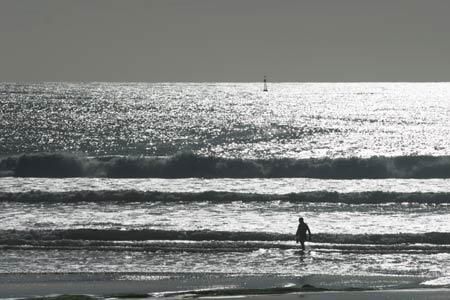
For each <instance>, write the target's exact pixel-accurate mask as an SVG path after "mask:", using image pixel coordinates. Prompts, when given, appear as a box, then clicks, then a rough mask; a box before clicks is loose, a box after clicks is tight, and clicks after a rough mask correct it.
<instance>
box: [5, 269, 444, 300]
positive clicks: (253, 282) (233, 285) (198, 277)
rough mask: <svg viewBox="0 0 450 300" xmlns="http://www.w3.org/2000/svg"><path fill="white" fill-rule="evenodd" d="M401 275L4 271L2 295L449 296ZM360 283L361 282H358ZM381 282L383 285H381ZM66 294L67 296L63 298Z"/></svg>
mask: <svg viewBox="0 0 450 300" xmlns="http://www.w3.org/2000/svg"><path fill="white" fill-rule="evenodd" d="M423 280H424V278H418V277H399V276H333V275H311V276H303V277H301V276H282V275H262V276H261V275H239V274H234V275H233V274H194V273H190V274H176V273H148V274H131V273H91V274H88V273H70V274H30V273H28V274H24V273H22V274H0V299H7V298H9V299H11V298H13V299H27V298H46V299H55V300H57V299H67V297H68V295H70V299H73V300H76V299H84V300H86V299H99V298H105V297H107V298H111V297H112V298H118V299H123V298H141V299H144V298H146V299H152V298H161V297H163V298H164V299H182V298H198V299H226V298H246V299H255V300H266V299H274V298H277V299H280V300H290V299H298V298H299V297H302V298H305V299H310V300H315V299H362V298H363V299H393V298H395V299H403V298H404V299H418V300H420V299H448V298H449V297H450V287H448V288H446V287H432V286H424V285H423V287H420V284H421V282H423ZM358 285H359V286H358ZM380 287H381V288H380ZM61 296H63V297H61Z"/></svg>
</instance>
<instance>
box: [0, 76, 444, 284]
mask: <svg viewBox="0 0 450 300" xmlns="http://www.w3.org/2000/svg"><path fill="white" fill-rule="evenodd" d="M449 128H450V83H271V84H269V91H268V92H263V91H262V84H261V83H152V84H150V83H30V84H25V83H0V224H1V226H0V280H10V279H11V278H12V277H13V276H17V275H18V274H21V275H23V274H25V275H27V274H28V275H30V276H31V275H33V276H35V275H39V276H49V274H50V275H51V276H56V277H57V276H65V275H67V274H82V275H83V274H84V275H86V274H88V275H89V274H90V275H95V276H103V275H104V276H106V275H105V274H108V276H112V275H111V274H113V275H114V276H119V277H120V276H122V277H123V278H141V279H142V278H144V279H145V280H149V281H158V280H168V279H170V278H180V276H181V277H183V278H185V277H186V276H187V277H191V278H197V277H195V276H209V275H210V276H216V278H219V279H216V280H215V281H214V286H212V284H211V283H208V282H204V283H200V284H198V285H197V286H196V287H197V288H198V289H204V288H219V289H221V288H222V289H233V288H243V287H246V286H245V284H243V283H242V282H244V281H245V280H244V279H245V278H250V277H251V278H253V279H254V278H259V277H260V278H265V279H264V286H259V287H258V288H268V287H281V288H284V287H286V288H292V286H294V287H299V288H301V287H302V286H305V284H307V285H308V286H314V287H315V288H324V289H334V290H336V289H338V290H340V289H342V290H348V289H355V288H356V289H388V288H426V287H431V286H433V287H435V286H438V287H450V222H449V220H450V130H449ZM299 217H303V218H304V219H305V221H306V222H307V223H308V225H309V227H310V228H311V231H312V240H311V241H310V242H307V244H306V251H304V252H301V251H299V245H298V244H296V243H295V239H294V233H295V231H296V228H297V224H298V221H297V220H298V218H299ZM208 274H209V275H208ZM217 276H218V277H217ZM5 278H6V279H5ZM8 278H9V279H8ZM231 278H242V280H241V281H242V282H241V283H240V284H237V283H236V282H238V281H234V282H235V284H234V285H231V286H230V284H229V280H228V279H231ZM267 278H276V280H275V279H274V280H272V281H270V280H269V281H268V280H267ZM253 279H252V280H253ZM221 280H222V282H223V285H221ZM227 280H228V281H227ZM225 282H228V283H227V284H225ZM171 288H172V290H171V291H174V290H177V286H172V287H171ZM179 289H181V287H179ZM158 292H161V291H160V290H159V291H158ZM162 292H164V291H162Z"/></svg>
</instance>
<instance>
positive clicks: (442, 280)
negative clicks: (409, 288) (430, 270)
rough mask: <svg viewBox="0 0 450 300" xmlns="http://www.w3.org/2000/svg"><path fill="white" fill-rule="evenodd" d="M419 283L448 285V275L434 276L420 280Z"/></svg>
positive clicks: (449, 277) (449, 280) (449, 284)
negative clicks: (433, 277)
mask: <svg viewBox="0 0 450 300" xmlns="http://www.w3.org/2000/svg"><path fill="white" fill-rule="evenodd" d="M421 285H428V286H450V276H444V277H439V278H435V279H432V280H427V281H425V282H422V283H421Z"/></svg>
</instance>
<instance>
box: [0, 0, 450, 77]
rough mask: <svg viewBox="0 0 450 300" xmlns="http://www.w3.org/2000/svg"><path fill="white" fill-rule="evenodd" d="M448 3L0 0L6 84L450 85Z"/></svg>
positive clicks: (1, 72) (0, 55) (1, 69)
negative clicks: (422, 83) (393, 83)
mask: <svg viewBox="0 0 450 300" xmlns="http://www.w3.org/2000/svg"><path fill="white" fill-rule="evenodd" d="M449 13H450V1H448V0H272V1H268V0H221V1H219V0H179V1H172V0H159V1H152V0H126V1H125V0H76V1H75V0H0V81H4V82H5V81H6V82H15V81H22V82H27V81H84V82H86V81H116V82H117V81H119V82H123V81H131V82H168V81H177V82H205V81H206V82H215V81H226V82H241V81H244V82H245V81H249V82H255V81H261V80H262V78H263V76H264V75H267V77H268V79H269V81H290V82H323V81H325V82H347V81H357V82H359V81H450V18H449V17H448V16H449Z"/></svg>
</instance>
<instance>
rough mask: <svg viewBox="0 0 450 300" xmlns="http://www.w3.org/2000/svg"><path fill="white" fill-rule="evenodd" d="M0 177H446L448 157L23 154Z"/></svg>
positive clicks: (2, 166)
mask: <svg viewBox="0 0 450 300" xmlns="http://www.w3.org/2000/svg"><path fill="white" fill-rule="evenodd" d="M0 175H1V176H17V177H55V178H59V177H110V178H188V177H203V178H282V177H309V178H323V179H363V178H368V179H376V178H450V156H439V157H435V156H399V157H371V158H338V159H330V158H322V159H287V158H286V159H281V158H280V159H267V160H262V159H253V160H252V159H227V158H220V157H204V156H199V155H196V154H193V153H190V152H188V153H180V154H177V155H174V156H170V157H116V156H114V157H112V156H109V157H85V156H76V155H70V154H59V153H57V154H48V153H38V154H24V155H20V156H11V157H6V158H3V159H1V161H0Z"/></svg>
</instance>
